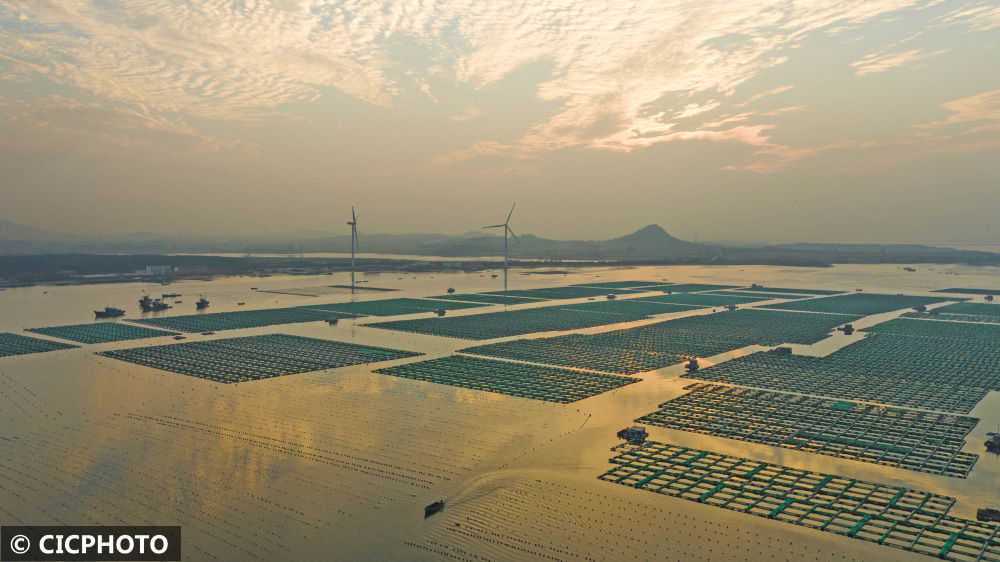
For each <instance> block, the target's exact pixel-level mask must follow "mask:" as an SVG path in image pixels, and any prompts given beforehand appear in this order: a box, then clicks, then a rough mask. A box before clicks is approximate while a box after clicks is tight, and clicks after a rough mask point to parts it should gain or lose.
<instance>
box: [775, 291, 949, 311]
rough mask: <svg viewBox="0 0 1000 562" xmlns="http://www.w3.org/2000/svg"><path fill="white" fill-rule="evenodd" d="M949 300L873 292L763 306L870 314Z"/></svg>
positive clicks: (780, 308)
mask: <svg viewBox="0 0 1000 562" xmlns="http://www.w3.org/2000/svg"><path fill="white" fill-rule="evenodd" d="M947 300H950V299H949V298H948V297H918V296H911V295H880V294H875V293H855V294H850V295H838V296H832V297H823V298H818V299H805V300H798V301H794V302H785V303H780V304H769V305H765V306H764V307H763V308H774V309H779V310H798V311H803V312H825V313H827V314H852V315H855V316H871V315H872V314H881V313H883V312H892V311H894V310H904V309H908V308H913V307H915V306H921V305H923V306H926V305H929V304H935V303H939V302H944V301H947Z"/></svg>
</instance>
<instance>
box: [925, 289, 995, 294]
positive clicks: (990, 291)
mask: <svg viewBox="0 0 1000 562" xmlns="http://www.w3.org/2000/svg"><path fill="white" fill-rule="evenodd" d="M931 292H932V293H957V294H960V295H1000V289H962V288H952V289H938V290H936V291H931Z"/></svg>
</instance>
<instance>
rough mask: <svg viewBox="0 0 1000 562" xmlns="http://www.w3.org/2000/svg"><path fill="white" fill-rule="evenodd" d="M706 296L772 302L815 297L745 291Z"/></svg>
mask: <svg viewBox="0 0 1000 562" xmlns="http://www.w3.org/2000/svg"><path fill="white" fill-rule="evenodd" d="M702 294H705V295H724V296H730V297H753V298H756V299H759V300H772V299H787V300H798V299H807V298H811V297H813V295H803V294H801V293H768V292H761V291H757V292H749V291H743V290H735V291H712V292H710V293H702Z"/></svg>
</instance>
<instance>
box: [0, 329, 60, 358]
mask: <svg viewBox="0 0 1000 562" xmlns="http://www.w3.org/2000/svg"><path fill="white" fill-rule="evenodd" d="M74 347H80V346H78V345H72V344H68V343H63V342H58V341H49V340H43V339H41V338H32V337H28V336H22V335H21V334H12V333H10V332H0V357H10V356H12V355H27V354H29V353H44V352H46V351H56V350H59V349H72V348H74Z"/></svg>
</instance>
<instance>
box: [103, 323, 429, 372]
mask: <svg viewBox="0 0 1000 562" xmlns="http://www.w3.org/2000/svg"><path fill="white" fill-rule="evenodd" d="M98 355H103V356H105V357H111V358H113V359H118V360H121V361H127V362H129V363H135V364H137V365H144V366H147V367H153V368H155V369H162V370H164V371H170V372H174V373H180V374H182V375H188V376H192V377H198V378H202V379H207V380H210V381H213V382H221V383H234V382H244V381H252V380H259V379H266V378H271V377H280V376H284V375H294V374H298V373H306V372H310V371H320V370H324V369H334V368H338V367H347V366H350V365H361V364H367V363H375V362H379V361H390V360H393V359H402V358H406V357H416V356H418V355H421V354H420V353H415V352H412V351H402V350H398V349H388V348H384V347H373V346H363V345H356V344H353V343H345V342H337V341H330V340H321V339H315V338H306V337H302V336H291V335H287V334H268V335H263V336H247V337H242V338H225V339H217V340H204V341H195V342H189V343H181V344H171V345H159V346H152V347H136V348H131V349H120V350H114V351H103V352H100V353H98Z"/></svg>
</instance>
